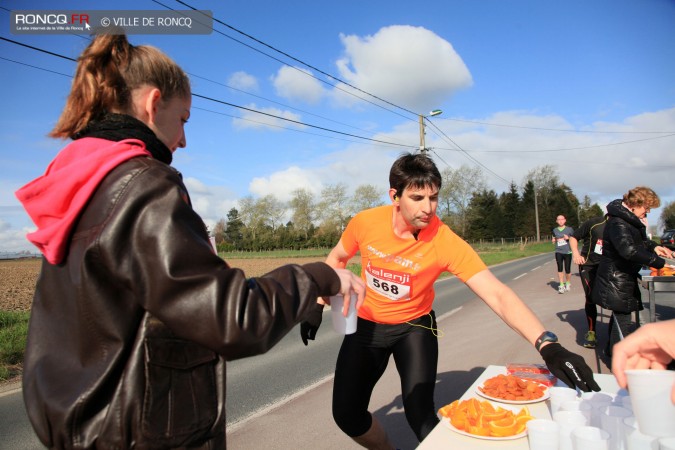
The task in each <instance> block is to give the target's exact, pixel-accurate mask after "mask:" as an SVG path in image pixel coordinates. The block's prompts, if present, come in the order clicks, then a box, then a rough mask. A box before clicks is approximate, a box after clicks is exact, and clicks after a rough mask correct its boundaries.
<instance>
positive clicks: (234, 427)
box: [227, 306, 462, 433]
mask: <svg viewBox="0 0 675 450" xmlns="http://www.w3.org/2000/svg"><path fill="white" fill-rule="evenodd" d="M461 309H462V307H461V306H460V307H458V308H455V309H453V310H451V311H448V312H446V313H445V314H441V315H440V316H438V317H437V318H436V322H440V321H442V320H443V319H446V318H448V317H450V316H452V315H453V314H455V313H457V312H458V311H460V310H461ZM334 376H335V375H334V374H331V375H328V376H326V377H324V378H322V379H320V380H318V381H315V382H314V383H312V384H310V385H309V386H306V387H304V388H302V389H300V390H299V391H297V392H294V393H292V394H290V395H288V396H286V397H284V398H282V399H280V400H277V401H275V402H274V403H272V404H269V405H267V406H265V407H263V408H261V409H258V410H257V411H254V412H253V413H251V414H250V415H248V416H246V417H244V418H243V419H241V420H239V421H237V422H233V423H228V424H227V431H228V433H232V432H234V431H236V430H238V429H239V428H241V427H243V426H245V425H246V424H247V423H248V422H250V421H251V420H255V419H258V418H260V417H262V416H264V415H267V414H269V413H270V412H271V411H274V410H275V409H277V408H280V407H282V406H283V405H285V404H286V403H289V402H291V401H293V400H295V399H296V398H298V397H300V396H302V395H305V394H306V393H308V392H309V391H311V390H313V389H316V388H318V387H319V386H321V385H322V384H324V383H326V382H328V381H331V380H332V379H333V378H334Z"/></svg>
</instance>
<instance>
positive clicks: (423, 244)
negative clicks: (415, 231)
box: [341, 205, 486, 324]
mask: <svg viewBox="0 0 675 450" xmlns="http://www.w3.org/2000/svg"><path fill="white" fill-rule="evenodd" d="M393 208H394V207H393V205H387V206H380V207H377V208H372V209H368V210H365V211H362V212H360V213H358V214H357V215H356V216H354V218H353V219H352V220H351V221H350V222H349V225H347V228H346V229H345V231H344V233H343V234H342V238H341V241H342V245H343V246H344V248H345V251H346V252H347V253H348V254H349V255H350V257H351V256H354V255H355V254H356V252H357V251H360V252H361V266H362V269H361V277H362V278H363V279H364V280H365V281H366V284H367V286H368V289H367V290H366V300H365V302H364V303H363V306H362V307H361V308H360V309H359V313H358V315H359V317H361V318H363V319H367V320H370V321H373V322H378V323H388V324H396V323H404V322H407V321H409V320H412V319H415V318H417V317H420V316H422V315H424V314H428V313H429V312H430V311H431V309H432V305H433V302H434V295H435V294H434V282H435V281H436V279H437V278H438V276H439V275H440V274H441V273H443V272H446V271H447V272H450V273H452V274H454V275H456V276H457V277H458V278H459V279H460V280H462V281H463V282H466V281H467V280H468V279H469V278H471V277H472V276H474V275H475V274H477V273H478V272H480V271H482V270H484V269H486V266H485V263H483V261H482V260H481V259H480V257H479V256H478V254H477V253H476V252H475V251H474V250H473V248H471V246H470V245H469V244H467V243H466V242H465V241H464V240H463V239H462V238H460V237H459V236H457V235H456V234H455V233H454V232H453V231H452V230H450V228H449V227H448V226H447V225H445V224H444V223H443V222H441V220H440V219H439V218H438V217H437V216H434V218H433V219H432V220H431V222H430V223H429V225H428V226H427V227H426V228H424V229H422V230H421V231H420V233H419V235H418V236H417V240H415V239H402V238H400V237H398V236H396V235H395V234H394V230H393V226H392V215H393Z"/></svg>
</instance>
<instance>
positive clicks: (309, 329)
mask: <svg viewBox="0 0 675 450" xmlns="http://www.w3.org/2000/svg"><path fill="white" fill-rule="evenodd" d="M323 307H324V305H323V304H322V303H319V302H317V303H316V304H314V305H312V306H311V307H310V310H309V312H308V313H307V315H306V316H305V320H304V321H303V322H302V323H301V324H300V338H301V339H302V343H303V344H305V345H307V341H308V340H312V341H313V340H314V338H316V332H317V331H319V327H320V326H321V320H322V318H323Z"/></svg>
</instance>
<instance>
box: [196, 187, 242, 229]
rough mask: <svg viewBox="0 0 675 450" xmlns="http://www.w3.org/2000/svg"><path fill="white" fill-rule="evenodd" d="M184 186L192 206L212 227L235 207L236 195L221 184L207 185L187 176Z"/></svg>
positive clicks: (210, 227)
mask: <svg viewBox="0 0 675 450" xmlns="http://www.w3.org/2000/svg"><path fill="white" fill-rule="evenodd" d="M184 182H185V187H187V189H188V192H189V193H190V200H191V201H192V208H193V209H194V210H195V211H196V212H197V214H199V215H200V216H201V218H202V220H204V223H206V225H207V226H208V227H209V229H213V226H214V225H215V224H216V222H218V221H219V220H220V219H225V218H226V217H227V213H228V212H229V211H230V209H232V208H236V207H237V200H238V199H237V195H236V194H235V193H234V192H232V191H231V190H230V189H228V188H226V187H223V186H209V185H207V184H205V183H203V182H202V181H200V180H198V179H196V178H192V177H187V178H185V180H184Z"/></svg>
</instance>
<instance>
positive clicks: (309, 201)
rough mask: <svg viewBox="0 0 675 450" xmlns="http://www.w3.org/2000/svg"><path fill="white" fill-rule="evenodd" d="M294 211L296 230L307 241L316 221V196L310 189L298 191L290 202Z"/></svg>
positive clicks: (292, 217) (292, 218)
mask: <svg viewBox="0 0 675 450" xmlns="http://www.w3.org/2000/svg"><path fill="white" fill-rule="evenodd" d="M289 206H290V208H291V210H292V216H291V220H292V221H293V226H294V227H295V229H296V230H300V231H301V232H302V233H303V235H304V237H305V239H307V238H308V233H309V230H310V229H311V227H312V224H313V223H314V220H316V205H315V201H314V195H313V194H312V193H311V192H310V191H309V190H308V189H296V190H295V191H293V198H291V201H290V202H289Z"/></svg>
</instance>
